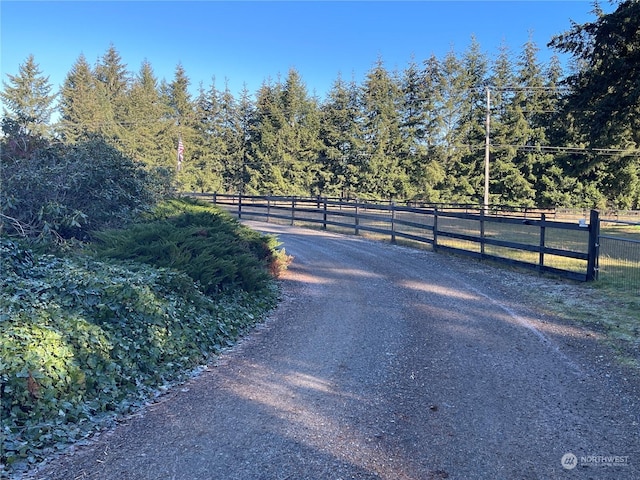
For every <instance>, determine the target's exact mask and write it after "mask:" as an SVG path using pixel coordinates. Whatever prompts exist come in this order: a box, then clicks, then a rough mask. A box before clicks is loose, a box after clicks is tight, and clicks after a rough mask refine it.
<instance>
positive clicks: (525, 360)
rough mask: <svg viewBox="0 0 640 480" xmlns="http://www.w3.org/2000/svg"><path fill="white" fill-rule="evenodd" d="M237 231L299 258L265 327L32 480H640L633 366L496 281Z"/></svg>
mask: <svg viewBox="0 0 640 480" xmlns="http://www.w3.org/2000/svg"><path fill="white" fill-rule="evenodd" d="M248 223H249V225H250V226H253V227H254V228H256V229H260V230H262V231H265V232H272V233H276V234H277V235H278V236H279V238H280V240H281V241H282V242H283V244H284V246H285V248H286V250H287V253H289V254H291V255H293V256H294V257H295V259H294V262H293V263H292V265H291V266H290V269H289V271H288V272H287V273H286V274H285V276H284V278H283V290H284V299H283V301H282V303H281V305H280V306H279V307H278V309H277V310H276V311H275V312H274V313H273V314H272V316H271V318H270V319H269V320H268V321H267V322H266V323H265V324H264V325H262V326H260V327H258V328H257V329H256V330H255V331H254V332H253V333H251V334H250V335H249V336H248V337H247V338H246V339H245V340H244V341H242V342H241V343H240V344H239V345H238V346H237V347H235V348H234V349H232V350H230V351H229V352H227V353H225V354H224V355H222V356H221V357H220V358H219V360H218V362H217V364H216V365H211V366H210V367H209V369H208V370H206V371H205V372H203V373H202V374H201V375H200V376H199V377H197V378H195V379H193V380H192V381H190V382H189V383H187V384H185V385H182V386H180V387H177V388H176V389H175V390H174V391H172V392H171V393H170V394H168V395H166V396H164V397H161V400H160V401H159V403H157V404H154V405H152V406H150V407H148V408H147V409H146V410H145V411H144V412H141V413H140V414H139V415H137V416H134V417H131V418H129V419H128V420H127V421H126V422H124V423H122V424H121V425H119V426H118V427H117V428H116V429H115V430H113V431H111V432H109V433H105V434H103V435H101V436H99V437H98V438H97V439H96V440H95V441H94V442H93V444H92V445H91V446H90V447H83V448H79V449H78V450H77V451H76V452H75V453H74V454H70V455H67V456H65V457H61V458H59V459H58V460H56V461H54V462H51V463H50V464H49V465H48V466H46V467H45V468H44V469H43V470H41V471H40V472H39V473H38V474H36V475H33V478H42V479H45V478H46V479H51V480H56V479H97V480H98V479H99V480H125V479H132V480H133V479H136V480H140V479H153V480H159V479H176V480H177V479H180V480H200V479H211V480H214V479H215V480H218V479H220V480H234V479H238V480H239V479H251V480H253V479H264V480H275V479H281V480H284V479H292V480H293V479H300V480H301V479H317V480H323V479H327V480H338V479H342V480H347V479H388V480H403V479H407V480H408V479H411V480H436V479H492V480H494V479H555V478H560V479H571V478H576V479H588V478H589V479H590V478H594V479H632V478H640V437H639V430H640V397H639V395H638V394H639V392H640V388H639V386H640V382H639V380H638V376H637V372H634V371H633V370H625V369H624V367H620V366H617V364H615V362H611V360H610V358H611V353H610V352H609V351H608V350H607V349H606V347H604V346H603V344H602V342H599V341H597V334H595V333H593V332H589V331H587V330H586V329H584V328H582V327H580V326H579V325H572V324H569V323H567V322H563V321H560V320H557V319H554V318H551V317H546V316H544V315H542V314H540V313H537V312H536V305H531V304H526V303H523V302H522V301H520V300H519V293H518V292H517V291H515V290H514V289H513V288H509V285H508V284H505V282H502V281H501V279H500V275H501V274H500V270H497V269H493V268H491V267H488V266H485V265H482V264H478V263H475V262H470V261H467V260H464V259H459V258H454V257H450V256H445V255H436V254H433V253H430V252H425V251H417V250H411V249H408V248H403V247H398V246H392V245H388V244H384V243H376V242H373V241H368V240H363V239H360V238H357V237H351V236H341V235H337V234H332V233H326V232H320V231H314V230H305V229H301V228H296V227H289V226H278V225H270V224H264V223H253V222H248ZM567 454H573V456H571V455H567ZM563 457H564V462H565V464H564V466H563V464H562V462H561V459H563ZM572 461H573V462H572Z"/></svg>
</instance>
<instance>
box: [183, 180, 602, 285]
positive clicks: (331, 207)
mask: <svg viewBox="0 0 640 480" xmlns="http://www.w3.org/2000/svg"><path fill="white" fill-rule="evenodd" d="M192 196H194V197H197V198H200V199H203V200H206V201H209V202H212V203H214V204H216V205H219V206H221V207H223V208H225V209H226V210H228V211H230V212H231V213H234V214H235V215H237V217H238V218H239V219H258V220H262V221H266V222H280V223H283V222H284V223H288V224H291V225H294V224H295V225H300V226H316V227H319V228H322V229H328V228H331V229H332V230H336V231H340V232H343V233H355V234H356V235H368V236H374V237H377V238H380V237H385V238H389V239H390V240H391V242H393V243H398V242H403V243H413V244H415V243H418V244H423V245H429V246H431V248H433V250H434V251H446V252H451V253H456V254H461V255H469V256H472V257H476V258H481V259H488V260H492V261H496V262H500V263H507V264H511V265H515V266H518V267H524V268H530V269H535V270H537V271H539V272H548V273H554V274H558V275H561V276H563V277H567V278H571V279H574V280H578V281H592V280H595V279H596V278H597V272H598V261H597V259H598V235H599V217H598V212H597V211H596V210H592V211H591V212H590V218H589V219H588V220H587V219H581V220H580V221H579V222H562V221H553V220H547V218H546V214H545V213H536V212H533V213H532V212H530V211H529V212H513V211H509V212H501V211H495V210H492V211H491V212H489V213H486V212H484V211H483V210H481V209H479V208H477V207H476V208H471V207H469V206H465V207H464V208H456V207H446V208H444V207H441V208H437V207H434V208H429V207H412V206H406V205H397V204H394V203H391V202H390V203H388V204H381V203H368V202H362V201H357V200H353V201H344V200H340V199H328V198H324V197H318V198H302V197H281V196H240V195H222V194H215V193H214V194H192Z"/></svg>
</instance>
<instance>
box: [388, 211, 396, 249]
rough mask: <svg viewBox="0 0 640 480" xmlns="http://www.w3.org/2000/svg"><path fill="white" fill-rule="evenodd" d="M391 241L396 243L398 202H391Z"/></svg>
mask: <svg viewBox="0 0 640 480" xmlns="http://www.w3.org/2000/svg"><path fill="white" fill-rule="evenodd" d="M389 208H390V209H391V243H396V202H391V204H390V205H389Z"/></svg>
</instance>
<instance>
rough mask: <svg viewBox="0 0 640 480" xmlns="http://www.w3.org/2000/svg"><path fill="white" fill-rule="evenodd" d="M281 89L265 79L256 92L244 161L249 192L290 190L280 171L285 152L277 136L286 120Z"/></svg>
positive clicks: (285, 192) (263, 192)
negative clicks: (246, 157)
mask: <svg viewBox="0 0 640 480" xmlns="http://www.w3.org/2000/svg"><path fill="white" fill-rule="evenodd" d="M281 90H282V86H281V84H280V83H273V82H271V81H265V82H264V83H263V84H262V86H261V87H260V89H259V90H258V92H257V94H256V105H255V116H254V120H253V121H252V122H251V129H250V139H251V140H250V147H249V152H248V159H247V160H248V161H247V162H245V164H244V168H245V172H246V174H247V176H248V178H247V180H248V182H247V183H246V184H245V189H246V193H248V194H275V195H286V194H288V193H290V192H289V191H288V190H289V189H288V185H286V183H285V180H284V176H283V174H282V158H283V156H284V152H283V151H282V148H281V145H280V142H279V137H278V135H279V131H280V129H281V128H282V126H283V125H284V123H285V119H284V111H283V107H282V104H281V98H282V96H281Z"/></svg>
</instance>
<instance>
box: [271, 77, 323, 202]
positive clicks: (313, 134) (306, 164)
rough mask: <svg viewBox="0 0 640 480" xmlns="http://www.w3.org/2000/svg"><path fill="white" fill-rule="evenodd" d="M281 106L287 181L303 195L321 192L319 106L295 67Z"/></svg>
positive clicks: (285, 87)
mask: <svg viewBox="0 0 640 480" xmlns="http://www.w3.org/2000/svg"><path fill="white" fill-rule="evenodd" d="M282 107H283V109H284V112H283V113H284V123H283V125H282V128H281V130H280V136H281V143H282V147H283V153H284V156H283V157H282V161H283V173H284V175H285V178H286V180H287V183H288V184H289V185H291V188H292V191H295V192H299V194H301V195H319V194H320V189H319V185H320V183H321V182H320V178H319V175H318V170H319V162H318V157H319V151H320V141H319V133H320V115H319V108H318V104H317V101H316V100H315V99H314V98H311V97H309V94H308V92H307V87H306V85H305V84H304V82H303V80H302V77H301V76H300V74H299V73H298V71H297V70H295V69H290V70H289V73H288V74H287V78H286V80H285V83H284V85H283V89H282Z"/></svg>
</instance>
